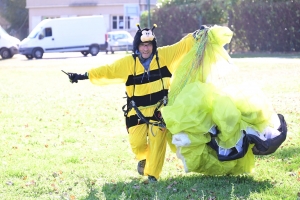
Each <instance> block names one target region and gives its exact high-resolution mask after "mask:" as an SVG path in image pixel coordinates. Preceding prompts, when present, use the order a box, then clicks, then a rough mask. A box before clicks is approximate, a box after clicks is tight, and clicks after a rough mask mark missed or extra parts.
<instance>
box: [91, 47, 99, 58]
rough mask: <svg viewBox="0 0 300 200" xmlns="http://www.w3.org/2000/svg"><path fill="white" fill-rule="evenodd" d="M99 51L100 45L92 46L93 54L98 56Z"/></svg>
mask: <svg viewBox="0 0 300 200" xmlns="http://www.w3.org/2000/svg"><path fill="white" fill-rule="evenodd" d="M98 53H99V46H97V45H92V46H90V54H91V55H92V56H96V55H97V54H98Z"/></svg>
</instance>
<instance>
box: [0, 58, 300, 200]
mask: <svg viewBox="0 0 300 200" xmlns="http://www.w3.org/2000/svg"><path fill="white" fill-rule="evenodd" d="M72 55H73V54H72ZM122 56H124V54H122V53H121V52H119V53H116V54H115V55H98V56H96V57H86V58H82V57H81V56H80V57H77V56H73V57H63V56H61V55H59V56H58V57H56V58H55V57H54V58H53V57H47V56H45V58H44V59H41V60H32V61H28V60H26V59H25V58H23V57H19V56H16V57H14V58H13V59H10V60H0V75H1V78H0V133H1V134H0V156H1V157H0V158H1V162H0V199H1V200H29V199H30V200H31V199H39V200H40V199H42V200H44V199H45V200H46V199H68V200H75V199H82V200H83V199H90V200H92V199H108V200H111V199H124V200H125V199H151V200H152V199H160V200H165V199H172V200H175V199H176V200H177V199H178V200H182V199H194V200H196V199H209V200H213V199H262V200H266V199H270V200H271V199H272V200H274V199H290V200H297V199H300V156H299V155H300V127H299V124H300V79H299V74H300V59H299V57H298V58H297V57H295V56H285V57H255V58H238V56H236V57H235V58H234V59H233V60H234V62H235V64H236V65H237V66H238V67H239V68H240V70H239V71H238V72H237V73H235V74H234V76H232V78H229V79H228V81H229V82H230V83H235V84H240V83H241V82H243V81H252V82H255V83H257V84H258V85H259V86H260V87H261V88H262V90H263V91H264V93H265V94H266V95H267V97H268V98H269V99H270V101H271V102H272V104H273V106H274V109H275V110H276V112H277V113H281V114H283V115H284V116H285V118H286V121H287V124H288V137H287V140H286V141H285V142H284V143H283V145H282V147H281V148H280V149H279V150H278V151H277V152H275V153H274V154H272V155H269V156H257V157H256V164H255V171H254V172H253V173H252V174H250V175H241V176H203V175H201V174H196V173H188V174H186V173H184V170H183V167H182V165H181V162H180V161H179V160H178V159H177V158H176V155H175V154H173V153H171V152H170V150H169V149H168V152H167V155H166V161H165V165H164V168H163V172H162V174H161V179H160V180H159V182H158V183H155V184H149V183H148V182H147V181H145V180H146V179H145V177H141V176H139V175H138V173H137V172H136V164H137V161H136V160H135V159H134V155H133V154H132V153H131V150H130V147H129V144H128V138H127V137H128V135H127V132H126V129H125V125H124V119H123V113H122V111H121V107H122V105H123V104H125V99H124V98H123V97H124V86H123V85H108V86H103V87H98V86H94V85H92V84H91V83H90V82H89V81H81V82H79V83H78V84H70V83H69V81H68V78H67V76H66V75H65V74H63V73H62V72H61V71H60V70H64V71H67V72H77V73H83V72H85V71H86V70H87V69H90V68H92V67H97V66H98V65H100V64H105V63H109V62H112V61H113V60H115V59H117V58H120V57H122ZM243 57H245V56H243Z"/></svg>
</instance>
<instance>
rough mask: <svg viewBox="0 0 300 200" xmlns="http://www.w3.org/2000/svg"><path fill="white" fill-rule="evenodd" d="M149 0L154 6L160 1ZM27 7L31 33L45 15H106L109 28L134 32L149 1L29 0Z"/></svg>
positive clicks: (53, 16)
mask: <svg viewBox="0 0 300 200" xmlns="http://www.w3.org/2000/svg"><path fill="white" fill-rule="evenodd" d="M149 1H150V8H154V7H155V6H156V3H157V0H149ZM26 8H27V9H28V10H29V32H30V31H31V30H32V29H33V28H34V27H35V26H36V25H37V24H38V23H39V22H40V21H42V20H43V19H46V18H59V17H73V16H89V15H103V16H104V19H105V22H106V25H105V26H106V29H107V31H113V30H127V31H129V32H130V33H131V34H132V35H134V34H135V32H136V30H137V28H136V23H139V19H140V18H139V17H140V14H141V13H142V12H143V11H145V10H148V0H51V1H50V0H49V1H41V0H26ZM126 12H127V14H126ZM124 24H126V25H124Z"/></svg>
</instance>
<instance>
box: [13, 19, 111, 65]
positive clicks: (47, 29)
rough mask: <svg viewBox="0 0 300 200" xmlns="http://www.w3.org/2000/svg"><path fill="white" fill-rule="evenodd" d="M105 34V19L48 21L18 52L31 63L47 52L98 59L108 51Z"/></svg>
mask: <svg viewBox="0 0 300 200" xmlns="http://www.w3.org/2000/svg"><path fill="white" fill-rule="evenodd" d="M105 33H106V26H105V23H104V18H103V16H85V17H69V18H56V19H45V20H43V21H41V22H40V23H39V24H38V25H37V26H36V27H35V28H34V29H33V30H32V31H31V33H30V34H29V35H28V37H27V38H25V39H24V40H22V42H21V44H20V49H19V52H20V54H23V55H25V56H26V57H27V58H28V59H32V58H36V59H40V58H42V57H43V54H44V53H48V52H49V53H50V52H81V53H82V54H83V55H84V56H87V55H88V54H89V53H90V54H91V55H92V56H96V55H97V54H98V53H99V51H105V50H106V46H107V44H106V41H105Z"/></svg>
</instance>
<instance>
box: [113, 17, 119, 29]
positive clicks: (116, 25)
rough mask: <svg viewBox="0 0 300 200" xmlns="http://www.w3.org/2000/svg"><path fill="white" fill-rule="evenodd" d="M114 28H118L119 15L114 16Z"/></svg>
mask: <svg viewBox="0 0 300 200" xmlns="http://www.w3.org/2000/svg"><path fill="white" fill-rule="evenodd" d="M112 29H118V17H117V16H113V17H112Z"/></svg>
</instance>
